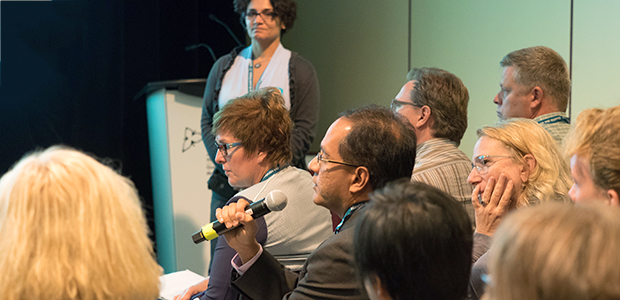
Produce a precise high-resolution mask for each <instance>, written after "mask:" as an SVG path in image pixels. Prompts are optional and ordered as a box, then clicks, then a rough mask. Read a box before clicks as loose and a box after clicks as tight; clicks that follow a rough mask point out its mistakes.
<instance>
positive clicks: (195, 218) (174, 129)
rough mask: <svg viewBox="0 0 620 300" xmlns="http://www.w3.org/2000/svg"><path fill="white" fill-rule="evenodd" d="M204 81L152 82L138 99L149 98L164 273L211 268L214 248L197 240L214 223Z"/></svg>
mask: <svg viewBox="0 0 620 300" xmlns="http://www.w3.org/2000/svg"><path fill="white" fill-rule="evenodd" d="M205 82H206V80H205V79H189V80H173V81H162V82H152V83H149V84H147V85H146V86H145V87H144V88H143V89H142V91H141V92H140V93H139V94H138V95H137V96H136V98H140V97H142V96H143V95H144V96H146V109H147V120H148V138H149V150H150V160H151V173H152V182H153V211H154V215H155V236H156V239H157V247H156V249H157V261H158V262H159V264H160V265H161V266H162V267H163V268H164V273H165V274H168V273H171V272H175V271H180V270H185V269H189V270H191V271H193V272H195V273H198V274H201V275H204V276H206V275H207V270H208V266H209V261H210V247H209V243H203V244H200V245H196V244H194V243H193V241H192V234H193V233H194V232H195V231H196V230H198V229H200V227H202V226H203V225H204V224H206V223H209V222H210V220H209V215H210V205H211V192H210V191H209V189H208V188H207V180H208V179H209V177H210V176H211V173H212V172H213V169H214V165H213V163H212V162H211V160H210V159H209V156H208V155H207V151H206V149H205V147H204V144H203V142H202V135H201V130H200V118H201V115H202V93H203V92H204V87H205Z"/></svg>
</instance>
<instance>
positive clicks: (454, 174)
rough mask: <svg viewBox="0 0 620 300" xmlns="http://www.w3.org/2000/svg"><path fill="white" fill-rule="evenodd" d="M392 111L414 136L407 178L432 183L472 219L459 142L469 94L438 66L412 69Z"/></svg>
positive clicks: (467, 168)
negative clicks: (413, 156) (412, 162)
mask: <svg viewBox="0 0 620 300" xmlns="http://www.w3.org/2000/svg"><path fill="white" fill-rule="evenodd" d="M407 80H408V81H407V83H405V85H404V86H403V87H402V89H401V90H400V93H398V95H397V96H396V99H394V100H392V105H391V107H392V110H393V111H394V112H397V113H399V114H401V115H403V116H404V117H406V118H407V119H408V120H409V123H411V125H413V128H414V130H415V133H416V136H417V144H418V145H417V148H416V161H415V167H414V168H413V174H412V176H411V181H417V182H423V183H426V184H428V185H431V186H434V187H436V188H438V189H440V190H442V191H444V192H445V193H447V194H449V195H451V196H452V197H454V198H455V199H456V200H457V201H458V202H460V203H461V204H462V205H463V207H464V208H465V211H467V214H468V215H469V218H470V220H471V221H472V223H473V222H474V208H473V205H472V203H471V194H472V190H473V186H471V185H469V184H468V183H467V176H469V172H470V171H471V168H472V166H471V161H470V159H469V158H468V157H467V155H466V154H465V153H463V151H461V150H459V148H458V146H459V144H460V143H461V138H463V134H465V130H466V129H467V103H468V102H469V93H468V91H467V88H466V87H465V85H464V84H463V82H462V81H461V79H459V78H458V77H457V76H456V75H454V74H452V73H450V72H448V71H445V70H442V69H437V68H413V69H412V70H411V71H409V74H407Z"/></svg>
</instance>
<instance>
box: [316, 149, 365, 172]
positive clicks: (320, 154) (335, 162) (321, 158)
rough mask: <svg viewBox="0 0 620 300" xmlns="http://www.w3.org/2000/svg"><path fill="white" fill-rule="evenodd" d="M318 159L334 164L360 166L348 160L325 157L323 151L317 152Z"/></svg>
mask: <svg viewBox="0 0 620 300" xmlns="http://www.w3.org/2000/svg"><path fill="white" fill-rule="evenodd" d="M316 159H317V160H319V161H323V162H330V163H334V164H340V165H345V166H350V167H356V168H357V167H359V166H358V165H354V164H350V163H346V162H343V161H337V160H331V159H327V158H324V157H323V153H321V152H319V153H317V154H316Z"/></svg>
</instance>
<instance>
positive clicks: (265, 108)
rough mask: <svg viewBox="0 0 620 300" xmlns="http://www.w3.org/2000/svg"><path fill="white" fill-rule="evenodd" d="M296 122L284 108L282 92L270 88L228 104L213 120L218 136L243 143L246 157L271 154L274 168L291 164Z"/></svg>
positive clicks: (214, 130) (268, 158)
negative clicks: (292, 140) (233, 138)
mask: <svg viewBox="0 0 620 300" xmlns="http://www.w3.org/2000/svg"><path fill="white" fill-rule="evenodd" d="M292 130H293V121H291V117H290V116H289V113H288V111H287V110H286V108H285V107H284V99H283V98H282V94H281V93H280V90H278V89H277V88H274V87H266V88H262V89H259V90H256V91H254V92H250V93H247V94H245V95H243V96H241V97H239V98H236V99H233V100H231V101H228V103H227V104H226V105H224V107H223V108H222V109H221V110H220V111H218V112H217V113H216V114H215V116H214V117H213V128H211V133H213V135H214V136H216V135H218V134H219V133H220V132H227V133H229V134H232V135H233V136H234V137H235V138H237V139H239V140H241V144H242V145H243V148H244V149H245V150H246V151H245V155H246V157H249V156H250V155H252V153H254V152H255V151H263V152H266V154H267V158H266V159H267V160H268V161H269V162H271V164H272V167H275V166H282V165H285V164H287V163H289V162H290V161H291V159H292V157H293V154H292V151H291V133H292Z"/></svg>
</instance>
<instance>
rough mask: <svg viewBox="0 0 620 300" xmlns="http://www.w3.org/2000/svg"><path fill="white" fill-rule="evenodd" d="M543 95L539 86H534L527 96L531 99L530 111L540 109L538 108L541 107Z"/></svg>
mask: <svg viewBox="0 0 620 300" xmlns="http://www.w3.org/2000/svg"><path fill="white" fill-rule="evenodd" d="M544 95H545V93H544V92H543V90H542V89H541V88H540V87H539V86H535V87H534V88H532V90H531V91H530V94H529V96H530V97H531V98H530V108H532V109H535V108H540V106H541V105H542V99H543V96H544Z"/></svg>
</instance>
